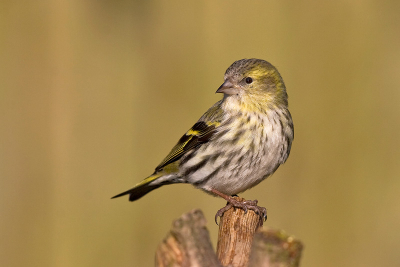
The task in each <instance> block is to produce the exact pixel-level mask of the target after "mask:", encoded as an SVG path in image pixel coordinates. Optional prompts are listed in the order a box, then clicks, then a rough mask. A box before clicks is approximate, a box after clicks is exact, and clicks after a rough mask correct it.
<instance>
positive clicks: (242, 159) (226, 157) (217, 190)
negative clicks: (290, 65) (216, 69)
mask: <svg viewBox="0 0 400 267" xmlns="http://www.w3.org/2000/svg"><path fill="white" fill-rule="evenodd" d="M216 93H222V94H223V97H222V99H221V100H220V101H218V102H217V103H215V104H214V105H213V106H212V107H211V108H210V109H208V110H207V111H206V112H205V113H204V115H203V116H201V117H200V119H199V120H198V121H197V122H196V123H195V124H194V125H193V127H192V128H190V129H189V130H188V131H187V132H186V133H185V134H184V135H183V136H182V137H181V138H180V139H179V141H178V143H177V144H176V145H175V146H174V147H173V148H172V150H171V152H170V153H169V154H168V155H167V156H166V157H165V158H164V160H163V161H162V162H161V163H160V164H159V165H158V166H157V167H156V168H155V171H154V173H153V174H151V175H150V176H148V177H147V178H145V179H144V180H142V181H141V182H139V183H138V184H136V185H135V187H133V188H132V189H129V190H127V191H125V192H123V193H120V194H118V195H116V196H114V197H112V198H117V197H121V196H124V195H129V200H130V201H135V200H138V199H139V198H141V197H143V196H144V195H146V194H147V193H149V192H150V191H152V190H154V189H157V188H159V187H161V186H164V185H169V184H176V183H189V184H192V185H193V186H194V187H196V188H199V189H202V190H203V191H205V192H207V193H209V194H211V195H214V196H219V197H222V198H223V199H225V200H226V201H227V205H226V206H225V207H224V208H222V209H220V210H219V211H218V212H217V214H216V215H215V219H216V220H217V217H218V216H222V215H223V214H224V212H225V211H226V210H228V209H229V208H231V207H235V208H241V209H243V210H244V211H245V212H247V210H253V211H255V212H256V213H257V214H259V215H260V216H263V217H264V219H266V209H265V208H263V207H258V206H257V203H258V202H257V200H254V201H251V200H241V201H239V200H237V199H235V198H234V196H237V194H239V193H242V192H244V191H246V190H247V189H250V188H252V187H254V186H256V185H258V184H259V183H260V182H261V181H263V180H264V179H266V178H267V177H269V176H271V175H272V174H273V173H274V172H275V171H276V170H277V169H278V167H279V166H280V165H282V164H283V163H285V162H286V160H287V158H288V156H289V153H290V150H291V146H292V142H293V139H294V126H293V120H292V117H291V114H290V112H289V109H288V95H287V92H286V87H285V84H284V82H283V79H282V77H281V75H280V73H279V72H278V70H277V69H276V68H275V67H274V66H273V65H272V64H271V63H269V62H267V61H265V60H262V59H255V58H250V59H241V60H237V61H235V62H234V63H233V64H232V65H231V66H230V67H229V68H228V69H227V70H226V72H225V75H224V82H223V84H222V85H221V86H220V87H219V88H218V90H217V91H216Z"/></svg>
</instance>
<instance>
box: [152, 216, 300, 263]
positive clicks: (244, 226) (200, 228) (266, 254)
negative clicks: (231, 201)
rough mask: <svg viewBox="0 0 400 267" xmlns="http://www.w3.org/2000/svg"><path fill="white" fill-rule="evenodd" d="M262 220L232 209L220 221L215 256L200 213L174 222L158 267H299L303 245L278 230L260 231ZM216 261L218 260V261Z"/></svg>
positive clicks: (160, 249)
mask: <svg viewBox="0 0 400 267" xmlns="http://www.w3.org/2000/svg"><path fill="white" fill-rule="evenodd" d="M261 225H262V218H260V216H258V215H257V214H256V213H255V212H253V211H251V210H249V211H248V212H247V213H246V214H245V213H244V211H243V210H242V209H235V208H231V209H229V210H228V211H226V212H225V214H224V215H223V216H222V218H221V220H220V226H219V233H218V244H217V255H218V257H217V255H216V254H215V253H214V250H213V248H212V245H211V241H210V236H209V233H208V230H207V228H206V220H205V218H204V215H203V213H202V212H201V211H200V210H193V211H191V212H188V213H185V214H183V215H182V216H181V217H180V218H179V219H177V220H176V221H174V222H173V225H172V229H171V231H170V232H169V233H168V235H167V237H166V238H165V239H164V240H163V242H162V243H161V244H160V245H159V246H158V249H157V251H156V266H159V267H166V266H168V267H194V266H195V267H214V266H218V267H221V266H229V267H298V266H299V262H300V256H301V252H302V249H303V245H302V244H301V242H300V241H299V240H296V239H295V238H294V237H292V236H289V235H287V234H286V233H285V232H283V231H281V230H272V229H262V228H261ZM218 259H219V260H218Z"/></svg>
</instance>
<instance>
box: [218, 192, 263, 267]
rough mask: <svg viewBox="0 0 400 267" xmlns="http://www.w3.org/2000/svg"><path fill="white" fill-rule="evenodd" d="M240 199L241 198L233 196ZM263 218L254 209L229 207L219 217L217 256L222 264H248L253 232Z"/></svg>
mask: <svg viewBox="0 0 400 267" xmlns="http://www.w3.org/2000/svg"><path fill="white" fill-rule="evenodd" d="M235 198H236V199H237V200H239V201H241V200H243V199H242V198H239V197H235ZM262 224H263V219H262V218H261V217H260V216H259V215H257V214H256V213H255V212H254V211H252V210H249V211H247V213H246V214H245V213H244V210H242V209H237V208H236V209H235V208H230V209H229V210H227V211H226V212H225V213H224V215H223V216H222V217H221V221H220V223H219V232H218V244H217V256H218V259H219V261H220V262H221V263H222V266H234V267H243V266H248V261H249V255H250V249H251V244H252V242H253V237H254V233H255V232H256V230H257V229H258V228H259V227H261V226H262Z"/></svg>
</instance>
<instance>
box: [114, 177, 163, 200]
mask: <svg viewBox="0 0 400 267" xmlns="http://www.w3.org/2000/svg"><path fill="white" fill-rule="evenodd" d="M160 176H162V175H159V174H156V175H151V176H149V177H147V178H146V179H144V180H143V181H141V182H140V183H138V184H137V185H136V186H135V187H134V188H132V189H129V190H128V191H125V192H122V193H121V194H118V195H116V196H113V197H112V198H117V197H122V196H125V195H128V194H129V201H135V200H137V199H139V198H141V197H142V196H144V195H146V194H147V193H149V192H150V191H152V190H154V189H156V188H159V187H160V186H162V185H163V184H162V183H161V184H155V185H150V183H151V182H153V181H154V180H156V179H157V178H159V177H160Z"/></svg>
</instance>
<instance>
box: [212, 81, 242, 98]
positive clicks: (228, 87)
mask: <svg viewBox="0 0 400 267" xmlns="http://www.w3.org/2000/svg"><path fill="white" fill-rule="evenodd" d="M216 93H224V94H226V95H236V94H238V93H239V89H237V88H235V86H234V85H233V84H232V83H231V81H229V80H225V82H224V83H223V84H222V85H221V86H220V87H219V88H218V90H217V91H216Z"/></svg>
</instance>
